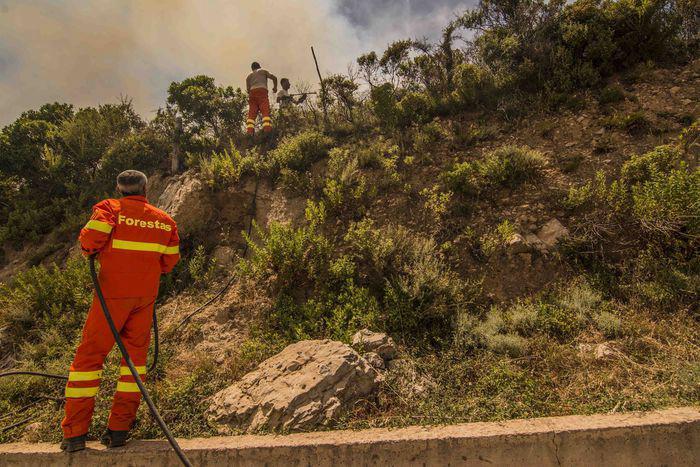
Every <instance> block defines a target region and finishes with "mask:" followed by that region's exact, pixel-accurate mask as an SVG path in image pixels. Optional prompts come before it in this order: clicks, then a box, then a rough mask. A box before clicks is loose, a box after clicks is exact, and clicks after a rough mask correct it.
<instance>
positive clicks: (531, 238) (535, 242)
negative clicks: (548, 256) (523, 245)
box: [525, 229, 547, 251]
mask: <svg viewBox="0 0 700 467" xmlns="http://www.w3.org/2000/svg"><path fill="white" fill-rule="evenodd" d="M533 230H534V229H533ZM525 241H526V242H527V244H528V245H529V246H530V247H531V248H534V249H536V250H538V251H543V250H546V249H547V247H546V245H545V244H544V243H542V240H540V239H539V237H538V236H537V235H535V234H533V233H529V234H527V235H525Z"/></svg>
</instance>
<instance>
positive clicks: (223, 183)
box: [199, 148, 244, 190]
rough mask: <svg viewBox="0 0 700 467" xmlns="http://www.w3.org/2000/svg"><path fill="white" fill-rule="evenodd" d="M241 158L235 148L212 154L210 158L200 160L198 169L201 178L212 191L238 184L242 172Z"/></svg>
mask: <svg viewBox="0 0 700 467" xmlns="http://www.w3.org/2000/svg"><path fill="white" fill-rule="evenodd" d="M242 162H243V157H242V156H241V153H240V152H238V151H237V150H236V149H235V148H232V149H231V151H230V152H229V151H228V150H224V151H223V152H219V153H216V152H215V153H213V154H212V155H211V157H210V158H201V159H200V161H199V167H200V170H201V173H202V178H203V179H204V182H205V183H206V184H207V186H208V187H209V188H211V189H213V190H222V189H224V188H226V187H228V186H231V185H233V184H235V183H237V182H238V180H240V178H241V173H242V172H243V168H244V167H243V163H242Z"/></svg>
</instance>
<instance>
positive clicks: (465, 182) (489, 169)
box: [443, 146, 546, 195]
mask: <svg viewBox="0 0 700 467" xmlns="http://www.w3.org/2000/svg"><path fill="white" fill-rule="evenodd" d="M545 164H546V159H545V158H544V156H543V155H542V153H540V152H539V151H536V150H534V149H530V148H528V147H526V146H502V147H500V148H498V149H496V150H495V151H492V152H490V153H488V154H487V155H486V157H485V158H484V159H483V160H478V161H474V162H462V163H457V164H455V165H454V166H453V167H452V169H451V170H449V171H447V172H445V173H444V174H443V179H444V180H445V183H446V184H447V185H448V187H450V189H452V190H454V191H455V192H457V193H461V194H464V195H471V194H475V193H477V192H479V191H480V190H481V189H483V188H485V187H488V186H492V185H501V186H509V187H515V186H517V185H519V184H520V183H522V182H524V181H526V180H528V179H531V178H533V177H535V176H536V175H537V174H538V173H539V172H540V170H541V169H542V168H543V167H544V166H545Z"/></svg>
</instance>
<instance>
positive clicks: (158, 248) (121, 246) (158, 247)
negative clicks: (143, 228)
mask: <svg viewBox="0 0 700 467" xmlns="http://www.w3.org/2000/svg"><path fill="white" fill-rule="evenodd" d="M112 248H114V249H116V250H133V251H153V252H155V253H165V254H166V255H174V254H177V253H179V252H180V247H179V246H177V245H175V246H167V245H162V244H160V243H149V242H132V241H130V240H117V239H116V238H115V239H112Z"/></svg>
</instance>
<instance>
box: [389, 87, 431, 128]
mask: <svg viewBox="0 0 700 467" xmlns="http://www.w3.org/2000/svg"><path fill="white" fill-rule="evenodd" d="M434 116H435V106H434V104H433V101H432V100H431V99H430V96H428V95H427V94H425V93H422V92H408V93H406V94H405V95H404V96H403V97H402V98H401V100H399V101H398V103H397V104H396V117H395V118H396V123H397V125H398V126H399V128H408V127H410V126H411V125H413V124H423V123H427V122H429V121H430V120H431V119H432V118H433V117H434Z"/></svg>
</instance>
